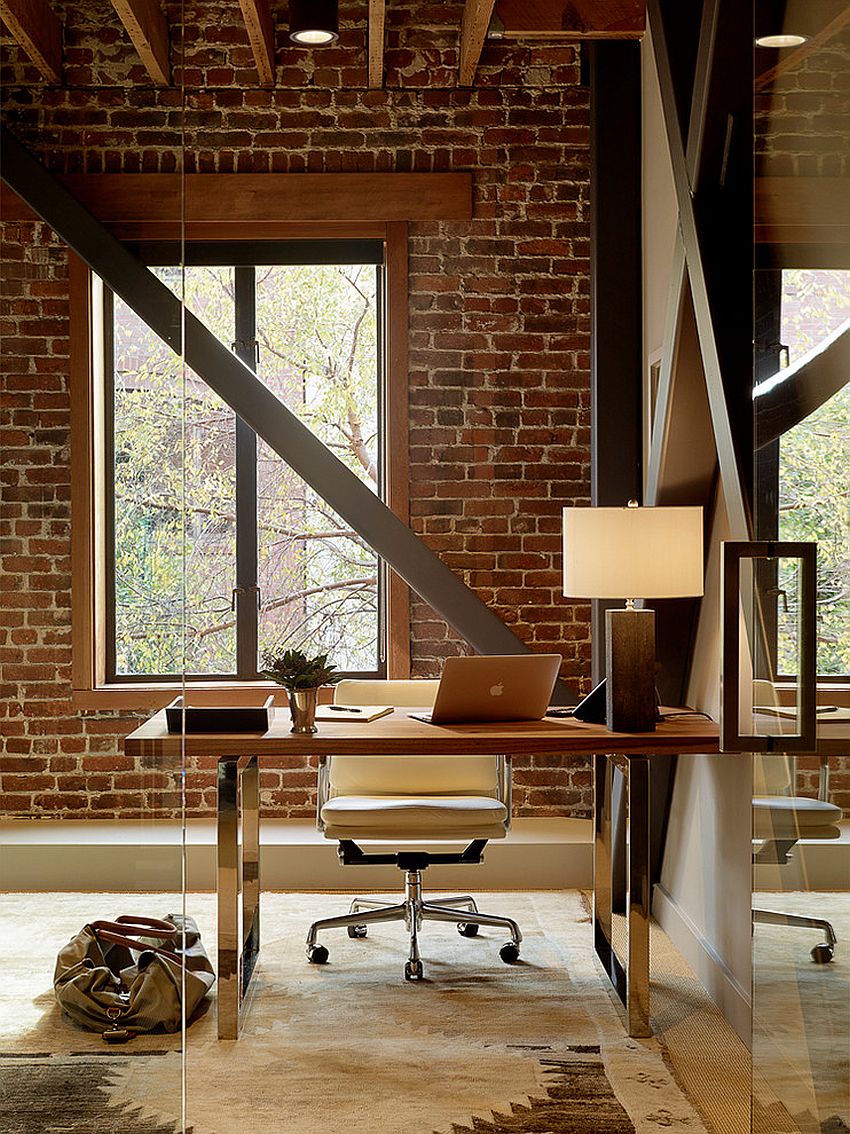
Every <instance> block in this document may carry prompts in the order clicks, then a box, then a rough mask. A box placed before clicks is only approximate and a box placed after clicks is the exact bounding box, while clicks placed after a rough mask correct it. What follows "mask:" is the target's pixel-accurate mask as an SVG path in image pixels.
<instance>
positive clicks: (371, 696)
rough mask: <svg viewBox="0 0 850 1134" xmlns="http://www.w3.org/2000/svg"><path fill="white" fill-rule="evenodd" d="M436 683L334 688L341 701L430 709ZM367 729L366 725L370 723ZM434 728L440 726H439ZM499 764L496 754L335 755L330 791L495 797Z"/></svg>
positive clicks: (376, 683)
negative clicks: (494, 755)
mask: <svg viewBox="0 0 850 1134" xmlns="http://www.w3.org/2000/svg"><path fill="white" fill-rule="evenodd" d="M438 685H439V682H438V681H431V680H419V681H354V680H351V679H350V678H346V679H345V680H344V681H340V683H339V684H338V685H337V686H336V689H335V692H334V701H335V702H336V703H337V704H339V705H393V706H396V707H403V708H412V709H428V708H430V707H431V706H432V705H433V704H434V698H435V697H436V695H437V686H438ZM366 727H368V726H366ZM435 727H436V726H435ZM497 790H498V765H497V761H496V758H495V757H493V756H429V755H428V754H427V753H423V754H422V755H421V756H418V755H417V756H398V757H393V756H335V757H334V758H333V760H331V762H330V794H331V795H333V796H340V795H365V796H369V795H382V796H383V795H389V796H404V795H479V796H484V795H486V796H495V794H496V792H497Z"/></svg>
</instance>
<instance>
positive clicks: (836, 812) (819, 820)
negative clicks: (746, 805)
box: [753, 795, 842, 839]
mask: <svg viewBox="0 0 850 1134" xmlns="http://www.w3.org/2000/svg"><path fill="white" fill-rule="evenodd" d="M841 815H842V812H841V808H840V807H836V806H835V804H833V803H825V802H824V801H823V800H820V799H810V798H809V797H808V796H789V795H765V796H756V798H755V799H754V800H753V834H754V835H755V837H756V838H757V839H758V838H760V839H806V838H813V839H818V838H820V839H834V838H838V836H839V835H840V831H839V829H838V827H837V826H835V824H837V823H838V822H839V820H840V819H841Z"/></svg>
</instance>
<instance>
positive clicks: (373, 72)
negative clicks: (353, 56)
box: [369, 0, 387, 88]
mask: <svg viewBox="0 0 850 1134" xmlns="http://www.w3.org/2000/svg"><path fill="white" fill-rule="evenodd" d="M386 12H387V6H386V0H369V86H370V87H373V88H379V87H382V86H383V85H384V20H385V17H386Z"/></svg>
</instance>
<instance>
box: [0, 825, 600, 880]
mask: <svg viewBox="0 0 850 1134" xmlns="http://www.w3.org/2000/svg"><path fill="white" fill-rule="evenodd" d="M591 839H592V832H591V822H590V820H589V819H516V820H514V824H513V827H512V829H511V831H510V833H509V835H508V837H507V838H506V839H502V840H497V841H493V842H491V843H489V844H488V846H487V849H486V851H485V852H484V862H483V863H482V864H481V865H480V866H477V867H476V868H475V869H474V870H470V869H469V867H468V866H432V867H429V868H428V872H427V874H426V875H425V885H426V887H427V888H429V889H444V888H446V887H451V888H453V889H454V888H456V887H457V888H461V889H468V888H470V887H472V888H474V889H476V890H481V889H484V890H535V889H537V890H560V889H580V888H589V887H590V886H591V884H592V874H593V848H592V842H591ZM181 842H182V840H181V832H180V826H179V824H177V823H171V822H149V823H129V822H127V823H116V822H108V821H101V822H93V823H87V822H74V821H68V822H62V821H54V820H45V821H33V822H29V821H8V822H2V823H0V890H4V891H13V892H38V891H76V890H90V891H99V890H102V891H116V892H128V893H132V892H134V891H158V890H161V891H172V892H173V891H179V890H180V886H181V877H182V855H181ZM186 874H187V885H188V888H189V889H190V890H214V889H215V825H214V824H213V823H211V822H208V821H204V820H192V821H191V822H190V823H189V824H188V829H187V834H186ZM260 877H261V880H262V886H263V888H264V889H268V890H387V889H388V890H396V889H398V887H399V885H400V874H399V871H398V870H397V869H396V868H395V867H393V866H386V867H384V866H347V867H345V868H343V867H341V866H340V864H339V860H338V858H337V845H336V843H335V842H330V841H328V840H326V839H323V838H322V836H321V835H320V833H319V832H318V831H317V830H316V828H315V824H314V823H312V822H311V821H309V820H302V821H274V820H270V821H266V822H264V823H263V826H262V835H261V848H260Z"/></svg>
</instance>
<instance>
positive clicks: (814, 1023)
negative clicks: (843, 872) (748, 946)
mask: <svg viewBox="0 0 850 1134" xmlns="http://www.w3.org/2000/svg"><path fill="white" fill-rule="evenodd" d="M753 905H754V906H756V907H760V908H762V909H770V910H777V911H787V912H789V913H801V914H805V915H807V916H810V917H827V918H829V920H830V921H831V922H832V923H833V926H834V928H835V931H836V933H837V935H838V945H837V947H836V950H835V958H834V960H833V961H832V962H830V964H828V965H817V964H815V963H814V962H813V961H812V959H811V956H810V954H809V950H810V949H811V947H812V946H813V945H814V944H816V943H817V942H819V941H821V940H823V938H822V936H820V935H819V933H818V930H816V929H798V928H794V927H785V926H775V925H756V926H755V928H754V933H753V1066H754V1072H755V1076H754V1086H755V1098H754V1107H755V1110H756V1121H754V1128H755V1129H756V1130H757V1132H758V1134H762V1132H764V1134H786V1131H788V1132H791V1134H797V1132H800V1134H846V1132H850V893H848V892H845V893H827V892H811V893H801V892H793V893H759V894H755V895H754V897H753ZM789 1119H790V1121H789Z"/></svg>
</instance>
